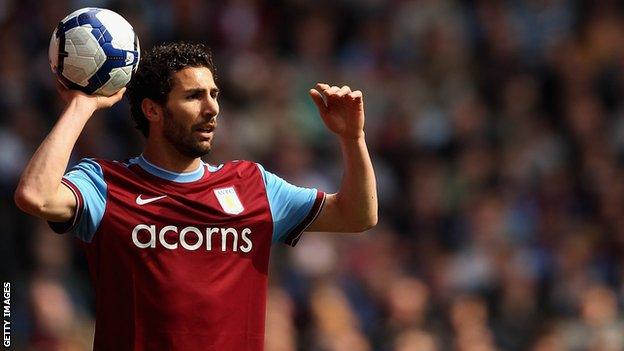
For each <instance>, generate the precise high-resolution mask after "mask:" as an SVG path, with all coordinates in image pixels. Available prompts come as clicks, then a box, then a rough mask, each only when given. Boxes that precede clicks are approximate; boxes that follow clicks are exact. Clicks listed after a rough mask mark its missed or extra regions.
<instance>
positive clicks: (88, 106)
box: [67, 95, 97, 117]
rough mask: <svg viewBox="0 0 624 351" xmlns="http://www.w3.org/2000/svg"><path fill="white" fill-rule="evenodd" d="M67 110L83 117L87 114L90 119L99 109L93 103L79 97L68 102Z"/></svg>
mask: <svg viewBox="0 0 624 351" xmlns="http://www.w3.org/2000/svg"><path fill="white" fill-rule="evenodd" d="M67 109H68V110H72V111H73V112H76V113H79V114H81V115H83V114H87V115H89V117H90V116H91V115H92V114H93V113H94V112H95V111H96V110H97V107H96V105H95V103H93V101H91V100H89V99H84V98H83V97H82V96H80V95H77V96H74V97H73V98H72V99H70V100H69V101H68V102H67Z"/></svg>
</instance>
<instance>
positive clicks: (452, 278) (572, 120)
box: [0, 0, 624, 351]
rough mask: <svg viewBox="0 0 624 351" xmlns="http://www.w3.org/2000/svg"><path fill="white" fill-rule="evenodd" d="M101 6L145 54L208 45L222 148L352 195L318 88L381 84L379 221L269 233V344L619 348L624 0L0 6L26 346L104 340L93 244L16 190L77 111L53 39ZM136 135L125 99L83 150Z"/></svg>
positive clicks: (114, 153)
mask: <svg viewBox="0 0 624 351" xmlns="http://www.w3.org/2000/svg"><path fill="white" fill-rule="evenodd" d="M85 6H100V7H107V8H110V9H113V10H115V11H118V12H119V13H121V14H122V15H123V16H125V17H126V18H127V19H128V20H129V21H130V22H131V23H132V24H133V25H134V26H135V28H136V30H137V31H138V34H139V37H140V40H141V44H142V48H143V49H144V50H145V49H147V48H149V47H151V46H152V45H153V44H154V43H158V42H162V41H168V40H180V39H183V40H194V41H202V42H205V43H207V44H209V45H210V46H211V47H212V48H213V50H214V52H215V57H216V62H217V66H218V84H219V85H220V87H221V89H222V95H221V111H222V112H221V117H220V120H219V123H220V127H219V130H218V133H217V142H216V146H215V149H214V152H213V153H212V154H211V155H210V156H209V157H208V158H207V160H208V161H210V162H211V163H219V162H222V161H226V160H229V159H250V160H254V161H258V162H261V163H263V164H264V165H265V166H266V168H267V169H269V170H271V171H273V172H276V173H278V174H280V175H282V176H283V177H284V178H286V179H287V180H289V181H291V182H293V183H295V184H299V185H304V186H314V187H319V188H320V189H322V190H325V191H335V190H337V185H338V184H339V180H340V154H339V149H338V145H337V142H336V140H335V138H334V137H333V136H331V135H330V134H329V133H328V132H327V131H326V130H325V129H324V127H323V125H322V123H321V121H320V119H319V117H318V116H317V114H316V111H315V108H314V106H313V104H312V102H311V101H310V100H309V98H308V96H307V89H308V88H310V87H312V86H313V84H314V83H315V82H317V81H326V82H330V83H333V84H349V85H350V86H351V87H353V88H359V89H362V90H363V91H364V94H365V104H366V106H365V107H366V113H367V127H366V128H367V140H368V144H369V147H370V150H371V152H372V158H373V161H374V164H375V168H376V173H377V180H378V188H379V201H380V222H379V224H378V226H377V227H376V228H374V229H373V230H370V231H368V232H366V233H364V234H361V235H337V234H316V233H314V234H306V235H305V236H304V238H303V239H302V240H301V242H300V243H299V245H298V246H297V247H296V248H294V249H289V248H287V247H285V246H283V247H281V246H278V247H275V248H274V253H273V257H272V276H271V290H270V298H269V304H268V306H269V309H268V317H267V337H266V344H267V350H269V351H274V350H384V351H385V350H397V351H408V350H422V351H430V350H461V351H469V350H479V351H481V350H534V351H545V350H592V351H598V350H623V349H624V316H623V313H622V311H623V308H622V307H623V303H624V284H623V281H624V183H623V181H624V167H623V165H624V104H623V102H624V99H623V98H624V78H623V75H622V74H623V72H624V19H623V18H624V17H623V14H624V12H623V6H622V2H619V1H585V2H573V1H565V0H528V1H520V0H516V1H512V0H509V1H448V0H446V1H441V0H414V1H408V0H393V1H383V0H361V1H357V0H334V1H313V2H312V1H304V0H275V1H264V2H263V1H254V0H229V1H218V2H205V1H199V0H180V1H165V0H158V1H147V0H142V1H129V0H128V1H89V2H87V1H56V0H55V1H52V0H48V1H33V0H24V1H15V0H2V1H0V52H1V53H2V54H1V59H0V110H1V111H2V117H1V122H0V190H1V191H2V202H1V203H0V206H1V209H2V210H1V212H0V223H2V229H0V235H1V237H0V243H1V244H0V255H1V263H0V273H1V274H2V280H3V281H7V280H8V281H10V282H11V283H12V300H11V302H12V312H13V313H12V317H11V321H12V341H13V344H14V346H15V348H16V349H24V350H83V349H88V348H89V346H90V342H91V334H90V333H92V322H93V313H92V303H93V296H92V291H91V290H90V286H89V283H88V276H87V268H86V262H85V260H84V258H83V257H82V256H81V255H80V253H79V252H78V251H77V250H76V248H74V246H73V244H72V241H71V239H70V238H69V237H67V236H57V235H55V234H53V233H52V232H51V231H50V230H49V229H48V228H47V226H46V225H45V224H44V223H43V222H42V221H40V220H34V219H33V218H30V217H28V216H26V215H24V214H22V213H20V212H19V211H18V210H16V208H15V206H14V204H13V202H12V193H13V190H14V188H15V186H16V181H17V179H18V177H19V174H20V172H21V170H22V168H23V167H24V165H25V162H27V160H28V158H29V157H30V155H32V153H33V152H34V150H35V149H36V147H37V146H38V144H39V143H40V142H41V140H42V139H43V137H44V136H45V134H46V133H47V131H48V130H49V129H50V127H51V126H52V124H53V123H54V121H55V119H56V118H57V115H58V113H59V111H60V108H61V105H60V103H59V99H58V98H57V94H56V92H55V90H54V85H53V77H52V74H51V73H50V70H49V66H48V63H47V48H48V42H49V38H50V34H51V33H52V30H53V28H54V27H55V25H56V24H57V22H58V21H59V20H60V19H61V18H63V17H64V16H65V15H66V14H68V13H69V12H71V11H73V10H74V9H77V8H80V7H85ZM141 146H142V137H141V136H140V135H139V133H138V132H137V131H136V130H134V128H133V124H132V123H131V119H130V117H129V114H128V106H127V103H126V102H125V101H124V103H120V104H118V105H117V106H115V107H114V108H113V109H111V110H109V111H106V112H104V113H98V115H97V116H95V117H94V118H93V119H92V120H91V121H90V122H89V124H88V125H87V127H86V129H85V131H84V133H83V135H82V136H81V138H80V140H79V142H78V143H77V145H76V148H75V150H74V154H73V157H72V163H73V162H76V161H77V160H78V159H80V158H81V157H83V156H97V157H104V158H114V159H124V158H127V157H128V156H131V155H136V154H137V153H138V152H139V151H140V149H141ZM197 274H201V272H197ZM110 288H111V289H114V288H115V287H110Z"/></svg>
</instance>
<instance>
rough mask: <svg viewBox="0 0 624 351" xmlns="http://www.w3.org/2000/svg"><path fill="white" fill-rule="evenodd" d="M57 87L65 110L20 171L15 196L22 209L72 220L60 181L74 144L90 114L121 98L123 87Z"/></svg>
mask: <svg viewBox="0 0 624 351" xmlns="http://www.w3.org/2000/svg"><path fill="white" fill-rule="evenodd" d="M57 86H58V90H59V93H60V95H61V97H62V98H63V100H64V101H65V102H66V106H65V109H64V110H63V112H62V113H61V116H60V117H59V119H58V121H57V122H56V124H55V125H54V127H53V128H52V130H51V131H50V133H49V134H48V135H47V136H46V138H45V139H44V140H43V142H42V143H41V145H39V148H38V149H37V151H36V152H35V154H34V155H33V156H32V158H31V159H30V161H29V162H28V165H26V168H25V169H24V171H23V172H22V176H21V178H20V181H19V184H18V186H17V189H16V190H15V195H14V199H15V203H16V204H17V206H18V207H19V208H20V209H22V211H24V212H27V213H29V214H31V215H33V216H37V217H40V218H43V219H46V220H51V221H57V222H62V221H67V220H69V219H71V218H72V217H73V215H74V211H75V209H76V199H75V198H74V195H73V193H72V192H71V190H70V189H69V188H68V187H66V186H64V185H62V183H61V178H62V177H63V173H64V172H65V169H66V168H67V163H68V162H69V157H70V155H71V151H72V149H73V148H74V144H75V143H76V140H77V139H78V136H79V135H80V133H81V132H82V129H83V128H84V126H85V124H86V123H87V121H88V120H89V118H91V116H92V115H93V113H94V112H95V111H96V110H98V109H101V108H106V107H109V106H112V105H113V104H115V103H116V102H117V101H119V100H121V97H122V96H123V94H124V92H125V88H124V89H122V90H120V91H119V92H118V93H116V94H115V95H113V96H110V97H103V96H95V95H94V96H91V95H86V94H84V93H81V92H78V91H76V90H68V89H66V88H65V87H63V86H62V85H61V84H60V83H59V84H58V85H57Z"/></svg>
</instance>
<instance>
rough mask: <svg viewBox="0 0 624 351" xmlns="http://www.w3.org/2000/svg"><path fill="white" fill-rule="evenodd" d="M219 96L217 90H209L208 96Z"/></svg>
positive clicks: (214, 97)
mask: <svg viewBox="0 0 624 351" xmlns="http://www.w3.org/2000/svg"><path fill="white" fill-rule="evenodd" d="M218 96H219V91H218V90H212V91H211V92H210V97H212V98H213V99H216V98H217V97H218Z"/></svg>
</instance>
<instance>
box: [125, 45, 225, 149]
mask: <svg viewBox="0 0 624 351" xmlns="http://www.w3.org/2000/svg"><path fill="white" fill-rule="evenodd" d="M186 67H206V68H208V69H209V70H210V72H212V76H213V77H214V78H215V79H216V74H215V73H216V72H215V68H214V64H213V63H212V53H211V52H210V49H208V47H206V46H205V45H203V44H196V43H185V42H176V43H165V44H161V45H157V46H155V47H153V48H152V49H151V50H150V51H148V52H147V53H146V54H145V55H143V57H141V62H140V63H139V68H138V70H137V71H136V73H135V74H134V76H133V77H132V80H131V81H130V84H129V85H128V90H127V94H128V99H129V100H130V113H131V115H132V119H133V120H134V122H135V123H136V128H137V129H138V130H140V131H141V133H142V134H143V135H144V136H145V137H146V138H147V137H148V136H149V122H148V120H147V118H146V117H145V115H144V114H143V110H142V109H141V103H142V102H143V99H145V98H149V99H152V100H153V101H155V102H157V103H159V104H161V105H163V106H164V105H165V104H166V103H167V98H168V96H169V92H171V88H172V87H173V73H175V72H178V71H180V70H182V69H183V68H186Z"/></svg>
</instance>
